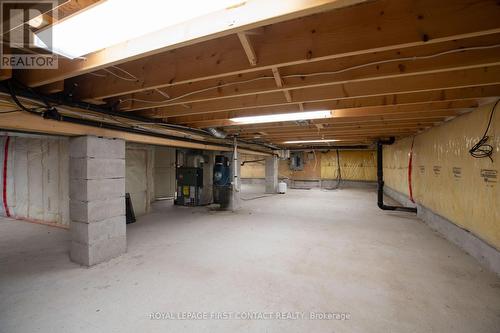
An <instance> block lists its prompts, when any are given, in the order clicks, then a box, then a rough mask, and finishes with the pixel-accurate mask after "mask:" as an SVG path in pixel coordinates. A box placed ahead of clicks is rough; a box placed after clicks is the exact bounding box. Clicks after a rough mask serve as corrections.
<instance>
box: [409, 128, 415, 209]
mask: <svg viewBox="0 0 500 333" xmlns="http://www.w3.org/2000/svg"><path fill="white" fill-rule="evenodd" d="M414 143H415V137H413V140H412V141H411V148H410V152H409V153H408V192H409V195H410V200H411V202H413V203H415V200H413V189H412V184H411V172H412V163H413V144H414Z"/></svg>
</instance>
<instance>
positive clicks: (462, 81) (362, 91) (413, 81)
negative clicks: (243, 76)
mask: <svg viewBox="0 0 500 333" xmlns="http://www.w3.org/2000/svg"><path fill="white" fill-rule="evenodd" d="M496 84H500V66H498V65H497V66H492V67H484V68H473V69H467V70H457V71H450V72H441V73H433V74H426V75H418V76H417V75H415V76H405V77H397V78H391V79H377V80H371V81H362V82H350V83H346V84H334V85H328V86H321V87H316V88H308V89H297V90H294V98H295V102H296V103H299V102H303V103H306V104H307V103H311V102H321V101H325V100H342V99H352V98H360V97H373V96H381V95H388V94H401V93H416V92H426V91H433V90H443V89H458V88H465V87H477V86H487V85H496ZM279 105H286V103H283V102H282V96H281V92H279V93H268V94H261V95H257V96H245V97H239V98H226V99H224V100H213V101H206V102H203V103H193V104H191V105H189V106H188V108H186V107H182V106H178V105H174V106H171V107H162V108H158V109H156V110H155V111H153V112H148V111H145V112H142V113H141V114H143V115H151V116H154V117H161V118H165V117H178V116H187V115H195V114H203V113H212V112H222V111H234V110H242V109H250V108H255V107H275V106H279Z"/></svg>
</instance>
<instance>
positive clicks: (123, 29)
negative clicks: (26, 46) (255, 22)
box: [35, 0, 241, 58]
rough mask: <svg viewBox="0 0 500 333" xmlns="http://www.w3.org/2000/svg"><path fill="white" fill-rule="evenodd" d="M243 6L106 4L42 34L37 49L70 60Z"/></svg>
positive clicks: (121, 0)
mask: <svg viewBox="0 0 500 333" xmlns="http://www.w3.org/2000/svg"><path fill="white" fill-rule="evenodd" d="M240 2H241V0H210V1H207V0H182V1H172V0H141V1H136V0H106V1H103V2H102V3H100V4H97V5H95V6H92V7H90V8H89V9H85V10H83V11H81V12H79V13H77V14H75V15H73V16H70V17H68V18H67V19H63V20H61V21H59V22H57V23H56V24H54V25H53V26H51V27H48V28H47V29H44V30H41V31H39V32H38V33H37V34H36V35H35V45H36V46H38V47H41V48H45V49H49V50H52V51H53V52H54V53H57V54H60V55H63V56H66V57H68V58H78V57H81V56H84V55H87V54H89V53H93V52H95V51H99V50H101V49H104V48H107V47H110V46H113V45H116V44H119V43H122V42H126V41H129V40H132V39H135V38H139V37H142V36H146V35H147V34H149V33H153V32H156V31H159V30H161V29H163V28H167V27H171V26H174V25H176V24H179V23H183V22H186V21H189V20H191V19H194V18H196V17H200V16H203V15H206V14H210V13H213V12H216V11H219V10H222V9H224V8H227V7H230V6H233V5H236V4H238V3H240ZM49 41H50V42H49ZM47 44H50V45H47Z"/></svg>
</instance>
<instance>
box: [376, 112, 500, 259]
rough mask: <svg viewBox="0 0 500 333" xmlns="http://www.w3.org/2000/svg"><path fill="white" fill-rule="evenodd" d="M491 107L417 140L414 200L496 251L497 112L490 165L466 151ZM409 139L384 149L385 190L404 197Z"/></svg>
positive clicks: (499, 241) (499, 226) (499, 244)
mask: <svg viewBox="0 0 500 333" xmlns="http://www.w3.org/2000/svg"><path fill="white" fill-rule="evenodd" d="M491 108H492V105H486V106H484V107H481V108H479V109H477V110H475V111H473V112H471V113H469V114H466V115H463V116H461V117H458V118H456V119H455V120H452V121H450V122H448V123H445V124H444V125H442V126H439V127H435V128H432V129H430V130H429V131H427V132H424V133H422V134H420V135H417V136H416V137H415V143H414V148H413V151H414V155H413V172H412V179H413V180H412V183H413V186H412V187H413V196H414V198H415V201H416V202H417V204H419V205H421V206H424V207H425V208H426V209H428V210H431V211H432V212H434V213H435V214H438V215H440V216H442V217H444V218H446V219H447V220H449V221H451V222H452V223H454V224H456V225H457V226H459V227H460V228H463V229H465V230H468V231H470V232H471V233H473V234H474V235H475V236H477V237H478V238H480V239H482V240H483V241H485V242H486V243H488V244H489V245H491V246H493V247H494V248H496V249H497V250H500V223H499V221H500V209H498V203H499V202H500V196H499V191H500V190H499V189H500V184H499V183H498V182H499V177H500V176H499V174H498V172H499V161H500V112H499V110H497V111H496V113H495V114H494V118H493V120H492V124H491V128H490V132H489V135H490V141H489V143H490V144H491V145H492V146H493V148H494V154H493V162H492V161H490V160H489V159H488V158H483V159H476V158H473V157H472V156H470V154H469V152H468V151H469V149H470V148H471V147H472V146H473V144H474V143H476V142H477V141H478V140H479V139H480V138H481V136H482V135H483V132H484V130H485V128H486V125H487V122H488V118H489V115H490V111H491ZM411 141H412V139H411V138H407V139H404V140H400V141H397V142H396V143H395V144H394V145H392V146H386V147H384V180H385V184H386V186H388V187H390V188H391V189H393V190H396V191H398V192H400V193H402V194H404V195H408V152H409V150H410V146H411Z"/></svg>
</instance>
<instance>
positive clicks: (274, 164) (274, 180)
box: [266, 156, 278, 193]
mask: <svg viewBox="0 0 500 333" xmlns="http://www.w3.org/2000/svg"><path fill="white" fill-rule="evenodd" d="M266 193H278V157H276V156H268V157H266Z"/></svg>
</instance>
